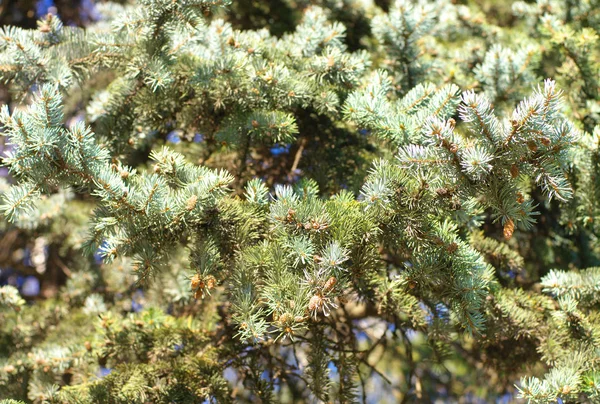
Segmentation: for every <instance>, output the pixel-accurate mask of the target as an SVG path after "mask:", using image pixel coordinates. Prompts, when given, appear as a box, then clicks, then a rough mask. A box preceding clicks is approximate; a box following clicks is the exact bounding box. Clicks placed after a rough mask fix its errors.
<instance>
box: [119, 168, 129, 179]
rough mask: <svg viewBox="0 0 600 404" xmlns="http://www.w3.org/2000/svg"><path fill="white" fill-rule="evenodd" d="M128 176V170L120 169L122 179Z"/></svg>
mask: <svg viewBox="0 0 600 404" xmlns="http://www.w3.org/2000/svg"><path fill="white" fill-rule="evenodd" d="M128 177H129V171H125V170H123V171H121V178H123V179H124V180H125V179H127V178H128Z"/></svg>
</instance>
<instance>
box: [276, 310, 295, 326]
mask: <svg viewBox="0 0 600 404" xmlns="http://www.w3.org/2000/svg"><path fill="white" fill-rule="evenodd" d="M293 320H294V317H292V315H291V314H290V313H288V312H285V313H283V314H282V315H281V316H280V317H279V322H280V323H281V324H285V323H288V322H291V321H293Z"/></svg>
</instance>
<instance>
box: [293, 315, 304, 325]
mask: <svg viewBox="0 0 600 404" xmlns="http://www.w3.org/2000/svg"><path fill="white" fill-rule="evenodd" d="M294 321H295V322H296V323H302V322H304V317H302V316H296V317H294Z"/></svg>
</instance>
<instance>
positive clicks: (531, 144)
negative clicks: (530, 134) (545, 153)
mask: <svg viewBox="0 0 600 404" xmlns="http://www.w3.org/2000/svg"><path fill="white" fill-rule="evenodd" d="M527 148H528V149H529V150H531V151H532V152H536V151H537V149H538V146H537V143H535V141H534V140H530V141H528V142H527Z"/></svg>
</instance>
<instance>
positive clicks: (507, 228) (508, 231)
mask: <svg viewBox="0 0 600 404" xmlns="http://www.w3.org/2000/svg"><path fill="white" fill-rule="evenodd" d="M514 231H515V222H513V220H512V219H508V220H507V221H506V223H504V238H505V239H506V240H510V238H511V237H512V235H513V233H514Z"/></svg>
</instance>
